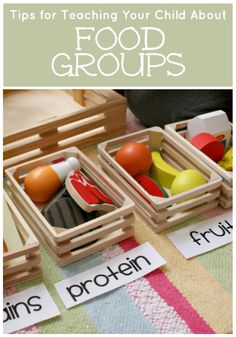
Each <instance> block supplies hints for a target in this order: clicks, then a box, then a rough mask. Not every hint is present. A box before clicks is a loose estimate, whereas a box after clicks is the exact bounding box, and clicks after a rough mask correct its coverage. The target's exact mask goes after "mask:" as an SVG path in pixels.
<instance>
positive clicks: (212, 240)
mask: <svg viewBox="0 0 236 337" xmlns="http://www.w3.org/2000/svg"><path fill="white" fill-rule="evenodd" d="M232 232H233V221H232V212H227V213H225V214H222V215H220V216H217V217H214V218H210V219H208V220H206V221H202V222H200V223H196V224H194V225H191V226H186V227H184V228H181V229H178V230H176V231H173V232H171V233H168V234H167V236H168V238H169V239H170V240H171V241H172V243H173V244H174V245H175V246H176V248H177V249H178V250H179V251H180V252H181V254H183V256H184V257H185V258H186V259H189V258H190V257H193V256H197V255H200V254H203V253H206V252H208V251H210V250H213V249H215V248H218V247H221V246H224V245H225V244H227V243H230V242H232Z"/></svg>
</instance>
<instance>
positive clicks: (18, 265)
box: [3, 192, 41, 288]
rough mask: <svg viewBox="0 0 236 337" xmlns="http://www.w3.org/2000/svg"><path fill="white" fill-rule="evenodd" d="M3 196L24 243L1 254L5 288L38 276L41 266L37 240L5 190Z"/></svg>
mask: <svg viewBox="0 0 236 337" xmlns="http://www.w3.org/2000/svg"><path fill="white" fill-rule="evenodd" d="M4 198H5V200H6V202H7V205H8V207H9V209H10V212H11V214H12V216H13V219H14V221H15V224H16V227H17V230H18V232H19V234H20V236H21V239H22V242H23V245H24V246H23V248H21V249H17V250H15V251H9V252H6V253H4V254H3V285H4V288H7V287H10V286H13V285H16V284H18V283H20V282H24V281H28V280H30V279H33V278H35V277H38V276H40V275H41V267H40V254H39V242H38V240H37V239H36V237H35V236H34V234H33V232H32V231H31V229H30V228H29V226H28V225H27V223H26V222H25V220H24V218H23V217H22V215H21V214H20V212H19V210H18V209H17V208H16V206H15V204H14V203H13V201H12V200H11V199H10V198H9V196H8V195H7V194H6V193H5V192H4ZM19 258H20V259H19Z"/></svg>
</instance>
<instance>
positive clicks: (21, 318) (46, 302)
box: [3, 284, 60, 333]
mask: <svg viewBox="0 0 236 337" xmlns="http://www.w3.org/2000/svg"><path fill="white" fill-rule="evenodd" d="M59 315H60V311H59V310H58V308H57V306H56V304H55V303H54V301H53V299H52V297H51V295H50V294H49V292H48V290H47V288H46V287H45V285H44V284H39V285H37V286H35V287H32V288H30V289H27V290H24V291H21V292H19V293H16V294H14V295H12V296H8V297H4V299H3V332H4V333H12V332H15V331H17V330H20V329H23V328H26V327H28V326H30V325H33V324H36V323H39V322H42V321H45V320H47V319H49V318H52V317H55V316H59Z"/></svg>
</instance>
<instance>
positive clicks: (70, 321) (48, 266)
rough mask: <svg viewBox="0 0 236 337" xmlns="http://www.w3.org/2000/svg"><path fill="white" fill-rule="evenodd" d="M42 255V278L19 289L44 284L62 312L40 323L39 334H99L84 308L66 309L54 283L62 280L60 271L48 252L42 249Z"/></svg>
mask: <svg viewBox="0 0 236 337" xmlns="http://www.w3.org/2000/svg"><path fill="white" fill-rule="evenodd" d="M40 253H41V259H42V268H43V271H42V277H41V278H38V279H35V280H32V281H28V282H25V283H22V284H21V285H19V286H17V289H18V290H20V291H21V290H25V289H28V288H29V287H33V286H35V285H37V284H39V283H44V284H45V286H46V287H47V289H48V291H49V292H50V294H51V296H52V297H53V299H54V301H55V303H56V305H57V306H58V309H59V310H60V312H61V316H60V317H55V318H53V319H50V320H48V321H45V322H41V323H38V324H37V327H38V329H39V332H40V333H42V334H49V333H51V334H59V333H62V332H63V333H84V334H89V333H91V334H93V333H97V330H96V328H95V326H94V325H93V323H92V322H91V320H90V319H89V317H88V315H87V314H86V312H85V310H84V309H83V308H82V306H77V307H74V308H71V309H69V310H67V309H66V307H65V306H64V304H63V303H62V301H61V300H60V298H59V296H58V294H57V291H56V288H55V287H54V283H56V282H58V281H61V280H62V277H61V274H60V270H59V268H58V267H57V265H56V263H55V262H54V260H53V259H52V258H51V257H50V256H49V254H48V253H47V251H46V250H45V249H43V248H42V247H41V248H40Z"/></svg>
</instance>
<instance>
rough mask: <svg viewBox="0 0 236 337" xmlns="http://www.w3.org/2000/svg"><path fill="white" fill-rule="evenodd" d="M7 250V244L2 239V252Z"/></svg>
mask: <svg viewBox="0 0 236 337" xmlns="http://www.w3.org/2000/svg"><path fill="white" fill-rule="evenodd" d="M6 252H8V248H7V244H6V242H5V240H4V239H3V253H6Z"/></svg>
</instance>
